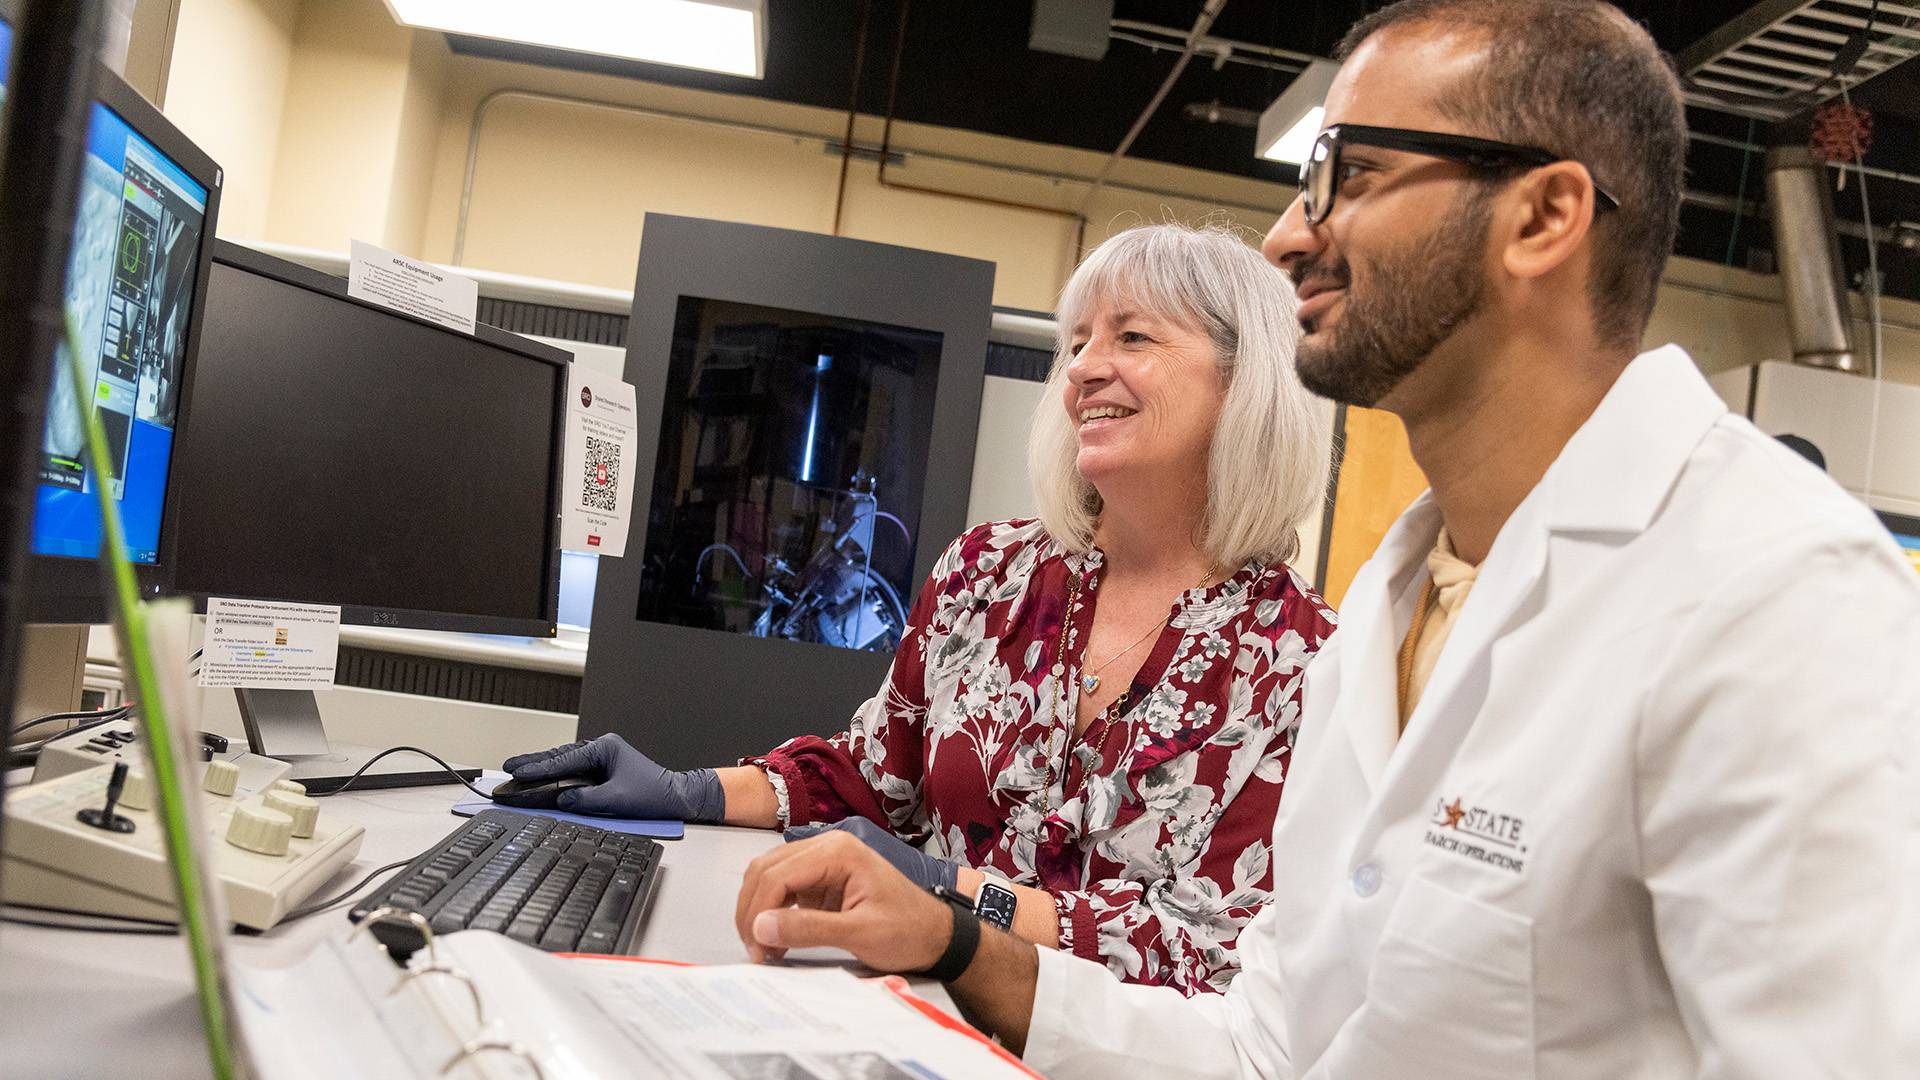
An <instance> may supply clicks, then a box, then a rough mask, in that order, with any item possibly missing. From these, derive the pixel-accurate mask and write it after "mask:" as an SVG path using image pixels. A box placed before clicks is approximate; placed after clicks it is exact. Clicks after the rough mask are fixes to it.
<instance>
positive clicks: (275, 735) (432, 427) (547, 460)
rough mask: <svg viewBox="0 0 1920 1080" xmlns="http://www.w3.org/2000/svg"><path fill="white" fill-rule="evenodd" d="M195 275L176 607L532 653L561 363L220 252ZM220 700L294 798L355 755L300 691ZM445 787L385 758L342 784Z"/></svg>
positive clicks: (559, 425) (554, 562) (488, 333)
mask: <svg viewBox="0 0 1920 1080" xmlns="http://www.w3.org/2000/svg"><path fill="white" fill-rule="evenodd" d="M214 260H215V265H214V270H213V275H212V278H211V281H210V283H209V286H208V299H207V318H206V329H205V334H204V336H203V341H202V344H201V349H200V356H199V359H198V362H197V364H196V367H195V372H194V377H193V384H192V388H191V389H192V402H193V404H192V408H191V410H190V412H189V413H188V414H187V416H186V418H185V422H184V423H183V424H182V432H183V436H182V442H181V447H180V464H179V472H180V482H179V485H178V487H179V493H180V495H179V498H180V515H179V517H180V521H179V531H178V542H177V545H176V547H177V550H176V552H175V566H174V587H175V588H176V589H177V591H179V592H182V593H186V594H189V595H192V596H195V597H198V598H202V599H205V598H210V597H232V598H240V599H250V600H268V601H287V602H299V603H310V604H338V605H339V606H340V609H341V621H342V622H345V623H358V624H361V625H368V626H381V627H404V628H412V629H425V630H461V631H468V632H472V633H494V634H518V635H522V636H527V637H552V636H553V634H554V614H555V605H556V602H557V598H558V594H559V567H560V553H559V536H560V531H559V528H560V527H559V507H560V476H561V472H560V466H561V450H562V445H563V439H564V437H565V428H564V423H563V418H564V416H565V408H566V400H565V399H566V383H567V363H568V355H567V353H565V352H563V351H562V350H559V349H556V348H553V347H552V346H549V345H543V344H541V343H539V342H536V341H530V340H528V339H526V338H523V337H519V336H516V335H514V334H509V333H506V332H505V331H502V330H497V329H494V328H493V327H490V326H484V325H482V326H477V327H476V328H475V330H474V332H473V333H472V334H467V333H463V332H461V331H458V330H453V329H450V328H448V327H445V326H440V325H438V324H434V323H428V322H424V321H421V320H418V319H414V318H411V317H409V316H405V315H401V314H398V313H396V312H393V311H390V310H388V309H386V308H384V307H377V306H374V305H372V304H368V303H363V302H361V301H359V300H354V299H351V298H349V297H348V296H347V289H346V282H344V281H341V280H340V279H338V278H334V277H330V276H328V275H326V274H323V273H320V272H319V271H316V270H310V269H307V268H306V267H302V266H295V265H293V264H291V263H287V262H283V261H281V260H279V259H274V258H270V257H268V256H265V255H261V254H259V253H258V252H254V251H251V250H248V249H246V248H243V247H239V246H237V245H234V244H228V243H224V242H222V243H218V244H216V246H215V253H214ZM238 696H239V697H240V699H241V713H242V718H243V720H244V721H245V722H246V725H247V735H248V739H249V741H250V743H251V744H252V747H253V749H254V751H255V752H257V753H262V754H269V755H272V756H274V757H280V758H284V759H286V760H288V761H291V762H293V764H294V770H293V778H294V779H296V780H298V781H300V782H301V783H304V784H306V785H307V786H308V787H309V788H311V789H314V790H317V791H328V790H332V789H333V788H334V787H337V786H338V785H339V784H340V783H341V782H342V781H343V780H344V779H345V778H346V777H347V776H348V775H350V774H351V773H352V772H353V771H354V770H355V769H356V768H357V767H358V766H359V764H361V763H362V761H363V760H364V759H365V758H366V757H367V756H368V748H364V747H353V746H350V745H346V744H340V743H331V744H330V743H329V741H328V740H327V738H326V735H325V733H324V730H323V727H322V724H321V719H320V713H319V704H318V702H317V700H316V699H315V698H314V695H313V694H312V693H311V692H309V691H304V690H243V691H240V692H239V695H238ZM408 741H409V738H408V736H407V735H406V734H404V733H398V734H397V735H396V737H395V738H394V739H393V742H394V743H405V742H408ZM467 775H469V776H472V775H476V773H475V772H474V771H473V770H467ZM445 782H447V776H446V773H445V772H444V771H442V770H441V769H439V768H438V767H432V766H428V767H425V768H422V766H421V764H420V763H419V762H414V761H409V760H407V759H406V758H399V757H394V758H385V759H382V760H381V761H380V762H379V763H377V764H375V765H374V766H373V771H370V772H369V773H368V774H367V775H366V776H364V777H362V778H361V779H360V780H359V781H357V782H356V784H355V786H356V787H372V786H399V785H411V784H439V783H445Z"/></svg>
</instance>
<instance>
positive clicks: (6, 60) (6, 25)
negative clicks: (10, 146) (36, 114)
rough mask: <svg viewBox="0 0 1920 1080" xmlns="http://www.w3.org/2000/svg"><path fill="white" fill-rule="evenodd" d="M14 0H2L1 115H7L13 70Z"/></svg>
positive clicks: (0, 54) (0, 38)
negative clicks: (8, 87)
mask: <svg viewBox="0 0 1920 1080" xmlns="http://www.w3.org/2000/svg"><path fill="white" fill-rule="evenodd" d="M16 6H17V5H16V4H15V3H14V0H0V117H4V116H5V115H6V108H7V76H8V74H9V73H11V72H12V70H13V20H14V19H15V18H16V17H17V16H16V13H15V12H14V8H15V7H16Z"/></svg>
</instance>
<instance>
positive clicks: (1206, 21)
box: [1075, 0, 1227, 258]
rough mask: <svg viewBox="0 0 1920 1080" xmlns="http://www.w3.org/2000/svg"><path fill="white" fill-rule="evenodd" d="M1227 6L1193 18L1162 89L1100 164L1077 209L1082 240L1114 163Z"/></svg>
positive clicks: (1213, 2)
mask: <svg viewBox="0 0 1920 1080" xmlns="http://www.w3.org/2000/svg"><path fill="white" fill-rule="evenodd" d="M1226 6H1227V0H1207V3H1206V6H1204V7H1202V8H1201V9H1200V14H1199V15H1198V16H1196V17H1195V18H1194V20H1193V29H1191V30H1189V31H1187V41H1186V47H1185V48H1183V49H1181V50H1180V57H1179V59H1177V60H1175V61H1174V62H1173V70H1172V71H1169V72H1167V77H1166V79H1165V80H1163V81H1162V82H1161V83H1160V89H1159V90H1157V91H1155V92H1154V95H1153V99H1152V100H1151V101H1148V102H1147V107H1146V108H1145V109H1142V110H1141V111H1140V116H1139V118H1137V119H1136V120H1134V122H1133V126H1132V127H1131V128H1128V129H1127V134H1126V137H1125V138H1123V139H1121V140H1120V145H1119V146H1116V147H1114V148H1113V155H1112V156H1111V157H1109V158H1107V162H1106V164H1105V165H1102V166H1101V167H1100V172H1099V173H1098V174H1096V175H1095V176H1094V178H1093V185H1092V186H1091V187H1089V188H1087V193H1086V194H1085V195H1083V196H1082V197H1081V199H1080V208H1079V209H1078V210H1077V211H1076V213H1078V214H1079V216H1080V221H1081V225H1080V232H1081V237H1082V240H1083V241H1084V238H1085V234H1086V218H1087V208H1088V207H1090V206H1092V205H1093V198H1094V196H1096V195H1098V194H1100V189H1101V188H1103V187H1105V186H1106V183H1107V176H1108V175H1109V174H1111V173H1112V172H1113V167H1114V166H1115V165H1118V164H1119V163H1120V159H1121V158H1123V157H1126V156H1127V151H1128V150H1130V149H1132V148H1133V141H1134V140H1135V139H1137V138H1139V137H1140V132H1142V131H1144V130H1145V129H1146V126H1147V121H1149V120H1151V119H1153V114H1154V113H1156V112H1158V111H1159V110H1160V103H1161V102H1163V101H1165V100H1166V99H1167V94H1168V93H1170V92H1171V91H1172V90H1173V84H1174V83H1176V82H1179V81H1180V74H1181V73H1182V72H1184V71H1186V70H1187V64H1188V63H1189V62H1190V61H1192V60H1193V54H1194V51H1195V50H1196V49H1198V48H1199V46H1200V39H1201V38H1203V37H1205V36H1206V34H1207V31H1208V30H1210V29H1212V28H1213V21H1214V20H1215V19H1217V18H1219V17H1220V12H1221V11H1222V10H1223V9H1224V8H1225V7H1226ZM1080 246H1081V245H1080V244H1078V243H1076V244H1075V248H1076V250H1075V256H1076V258H1077V257H1078V248H1079V247H1080Z"/></svg>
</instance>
